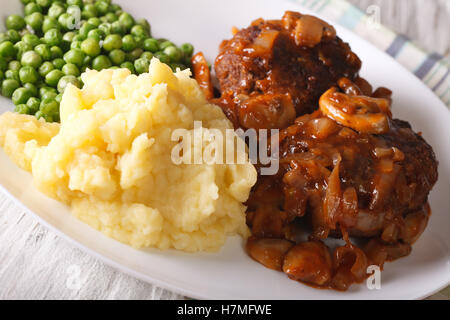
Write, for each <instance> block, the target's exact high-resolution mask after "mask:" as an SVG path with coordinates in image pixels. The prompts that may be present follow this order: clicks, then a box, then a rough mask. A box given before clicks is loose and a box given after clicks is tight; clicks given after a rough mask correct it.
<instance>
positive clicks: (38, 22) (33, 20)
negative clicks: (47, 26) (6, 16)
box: [25, 12, 44, 32]
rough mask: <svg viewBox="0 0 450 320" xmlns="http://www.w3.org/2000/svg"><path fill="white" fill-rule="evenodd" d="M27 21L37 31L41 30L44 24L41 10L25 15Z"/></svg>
mask: <svg viewBox="0 0 450 320" xmlns="http://www.w3.org/2000/svg"><path fill="white" fill-rule="evenodd" d="M25 22H26V23H27V25H29V26H30V27H31V28H33V30H34V31H35V32H40V31H41V29H42V24H43V23H44V16H43V15H42V13H40V12H34V13H32V14H30V15H28V16H26V17H25Z"/></svg>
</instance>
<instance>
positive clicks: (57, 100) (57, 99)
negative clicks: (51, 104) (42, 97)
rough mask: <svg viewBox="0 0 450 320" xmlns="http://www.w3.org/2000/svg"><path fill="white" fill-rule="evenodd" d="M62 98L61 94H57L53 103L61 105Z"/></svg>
mask: <svg viewBox="0 0 450 320" xmlns="http://www.w3.org/2000/svg"><path fill="white" fill-rule="evenodd" d="M62 97H63V94H62V93H60V94H58V95H57V96H56V97H55V101H56V102H58V103H59V104H61V101H62Z"/></svg>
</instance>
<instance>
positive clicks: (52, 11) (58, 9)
mask: <svg viewBox="0 0 450 320" xmlns="http://www.w3.org/2000/svg"><path fill="white" fill-rule="evenodd" d="M64 12H66V9H65V8H64V7H63V6H60V5H58V4H55V3H54V4H53V5H52V6H51V7H50V8H49V9H48V13H47V14H48V16H49V17H51V18H58V17H59V16H60V15H62V14H63V13H64Z"/></svg>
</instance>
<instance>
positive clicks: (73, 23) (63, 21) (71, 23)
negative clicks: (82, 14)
mask: <svg viewBox="0 0 450 320" xmlns="http://www.w3.org/2000/svg"><path fill="white" fill-rule="evenodd" d="M69 9H70V7H69V8H68V9H67V10H69ZM75 9H76V10H78V12H79V8H75ZM76 10H73V11H76ZM78 18H79V16H78V14H77V13H74V14H73V15H71V14H70V13H68V12H66V13H63V14H62V15H60V16H59V18H58V22H59V24H60V25H61V26H62V27H63V28H64V29H66V30H73V29H75V28H76V27H77V22H78V20H77V19H78Z"/></svg>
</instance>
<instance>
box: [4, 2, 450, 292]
mask: <svg viewBox="0 0 450 320" xmlns="http://www.w3.org/2000/svg"><path fill="white" fill-rule="evenodd" d="M117 3H119V4H120V5H122V6H123V8H124V9H125V10H126V11H129V12H130V13H132V14H133V15H135V16H136V17H145V18H148V19H149V21H150V23H151V24H152V27H153V34H154V35H155V36H157V37H167V38H169V39H171V40H172V41H174V42H176V43H181V42H185V41H187V40H189V41H190V42H192V43H193V44H194V45H195V47H196V49H197V50H202V51H203V52H205V54H206V55H207V57H208V59H209V61H213V59H214V57H215V55H216V54H217V48H218V45H219V43H220V41H221V40H222V39H225V38H229V37H230V30H231V27H232V26H238V27H244V26H247V25H248V24H249V23H250V22H251V21H252V20H254V19H256V18H258V17H264V18H280V17H281V15H282V14H283V12H284V11H285V10H287V9H291V10H297V11H303V12H308V10H305V9H303V8H302V7H300V6H298V5H297V4H294V3H293V2H290V1H280V0H245V1H242V0H226V1H225V0H190V1H179V0H152V1H145V0H134V1H117ZM0 8H1V11H2V12H1V16H2V20H3V18H4V17H5V16H6V14H10V13H14V12H20V10H21V9H20V4H19V0H14V1H11V0H0ZM430 23H431V22H430ZM336 28H337V31H338V33H339V35H340V36H341V37H342V38H343V39H344V40H345V41H348V42H349V43H350V44H351V46H352V49H353V50H354V51H355V52H356V53H357V54H358V55H359V56H360V58H361V59H362V61H363V62H364V65H363V70H362V75H363V76H364V77H366V78H368V79H369V80H370V81H371V82H372V83H373V84H374V85H377V86H378V85H384V86H387V87H389V88H391V89H393V91H394V107H393V111H394V115H395V116H396V117H399V118H401V119H405V120H408V121H410V122H411V123H412V125H413V127H414V129H415V130H416V131H422V132H423V135H424V137H425V138H426V140H427V141H428V142H429V143H430V144H431V145H432V146H433V147H434V150H435V152H436V154H437V157H438V159H439V161H440V167H439V173H440V177H439V182H438V184H437V185H436V186H435V188H434V189H433V192H432V195H431V198H430V201H431V206H432V209H433V216H432V219H431V222H430V224H429V226H428V228H427V230H426V232H425V233H424V235H423V236H422V237H421V239H420V240H419V241H418V243H417V244H416V245H415V246H414V249H413V252H412V254H411V255H410V256H409V257H407V258H404V259H400V260H398V261H396V262H394V263H389V264H387V265H386V267H385V271H384V272H383V273H382V277H381V290H369V289H367V288H366V286H365V285H354V286H352V287H351V289H350V290H349V291H348V292H345V293H340V292H335V291H330V290H316V289H312V288H309V287H307V286H305V285H302V284H300V283H297V282H294V281H291V280H288V278H287V277H286V276H285V275H283V274H282V273H281V272H276V271H271V270H269V269H266V268H264V267H263V266H261V265H260V264H258V263H256V262H254V261H252V260H251V259H250V258H249V257H248V256H247V255H246V254H245V253H244V250H243V247H242V246H243V243H242V241H241V239H240V238H238V237H234V238H230V239H229V240H228V241H227V243H226V245H225V246H224V248H223V249H222V250H221V251H220V252H218V253H216V254H204V253H202V254H187V253H182V252H176V251H173V250H171V251H158V250H142V251H138V250H135V249H132V248H130V247H128V246H126V245H123V244H121V243H119V242H117V241H114V240H111V239H109V238H107V237H105V236H103V235H102V234H101V233H99V232H97V231H95V230H93V229H91V228H90V227H88V226H87V225H84V224H83V223H81V222H79V221H77V220H76V219H75V218H73V217H72V216H71V215H70V214H69V211H68V210H67V208H66V207H65V206H63V205H61V204H59V203H57V202H56V201H53V200H51V199H48V198H46V197H45V196H43V195H41V194H40V193H39V192H37V191H36V190H35V189H34V187H33V186H32V181H31V177H30V175H29V174H28V173H25V172H23V171H21V170H19V169H18V168H16V167H15V166H14V165H13V164H12V163H11V161H10V160H9V159H8V158H7V157H6V155H5V154H4V152H3V151H0V168H1V170H0V184H1V185H2V187H3V190H4V191H5V192H7V193H8V194H10V195H11V197H13V198H15V199H17V200H18V201H19V202H20V203H21V204H23V206H24V208H26V209H27V210H28V211H29V212H30V213H32V214H33V215H35V216H37V217H38V219H39V220H40V221H41V222H42V223H43V224H44V225H46V226H48V227H49V228H50V229H52V230H53V231H55V232H56V233H57V234H59V235H60V236H61V237H63V238H65V239H68V240H69V241H72V242H73V243H76V244H77V245H78V246H79V247H81V248H83V249H84V250H85V251H87V252H89V253H90V254H92V255H94V256H95V257H97V258H99V259H101V260H103V261H105V262H106V263H108V264H110V265H113V266H114V267H116V268H117V269H119V270H121V271H123V272H126V273H128V274H131V275H133V276H135V277H137V278H140V279H143V280H145V281H148V282H151V283H154V284H157V285H160V286H162V287H165V288H168V289H171V290H173V291H177V292H179V293H182V294H185V295H187V296H190V297H194V298H209V299H230V298H232V299H418V298H423V297H426V296H428V295H431V294H433V293H434V292H436V291H438V290H440V289H442V288H443V287H445V286H447V285H448V284H449V283H450V254H449V253H450V232H449V231H448V230H449V227H450V215H449V204H450V202H449V198H450V197H449V190H450V161H449V160H450V144H449V142H448V141H449V140H448V139H449V138H450V112H449V111H448V110H447V108H446V107H445V106H444V105H443V104H442V102H441V101H440V100H439V99H438V98H437V97H436V96H435V95H434V94H433V93H432V92H431V91H430V90H429V89H428V88H426V87H425V85H424V84H422V83H421V82H420V81H419V80H418V79H417V78H416V77H415V76H414V75H412V74H411V73H409V72H408V71H407V70H406V69H404V68H403V67H401V66H400V65H399V64H398V63H397V62H395V61H394V60H393V59H392V58H390V57H389V56H387V55H386V54H384V53H383V52H381V51H380V50H378V49H376V48H375V47H373V46H372V45H371V44H369V43H368V42H366V41H364V40H362V39H360V38H359V37H357V36H356V35H354V34H353V33H351V32H350V31H348V30H346V29H344V28H342V27H339V26H336ZM0 99H1V100H0V113H1V112H3V111H5V110H7V109H11V108H12V104H11V102H10V101H9V100H7V99H5V98H0ZM417 156H418V157H420V155H419V154H418V155H417Z"/></svg>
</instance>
